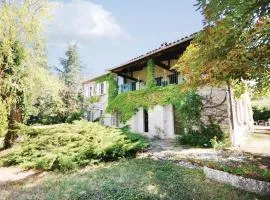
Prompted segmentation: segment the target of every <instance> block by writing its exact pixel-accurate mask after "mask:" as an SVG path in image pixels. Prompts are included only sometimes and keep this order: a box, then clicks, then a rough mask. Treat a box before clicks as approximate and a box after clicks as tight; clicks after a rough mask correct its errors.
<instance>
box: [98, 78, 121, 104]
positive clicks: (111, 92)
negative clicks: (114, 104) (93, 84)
mask: <svg viewBox="0 0 270 200" xmlns="http://www.w3.org/2000/svg"><path fill="white" fill-rule="evenodd" d="M96 81H97V83H101V82H104V81H107V82H108V84H109V89H108V102H111V101H112V100H113V99H114V98H115V97H116V96H117V95H118V83H117V75H116V74H113V73H110V74H106V75H105V76H102V77H100V78H99V79H97V80H96Z"/></svg>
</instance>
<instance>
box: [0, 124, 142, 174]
mask: <svg viewBox="0 0 270 200" xmlns="http://www.w3.org/2000/svg"><path fill="white" fill-rule="evenodd" d="M20 132H21V133H22V134H23V138H24V139H23V142H21V143H20V145H19V147H18V148H16V149H14V150H13V151H12V152H11V153H9V154H8V155H7V156H5V157H4V158H3V159H2V162H3V163H2V165H4V166H9V165H15V164H20V165H21V166H23V167H26V168H37V169H44V170H60V171H69V170H72V169H76V168H78V167H81V166H84V165H87V164H88V163H90V162H99V161H110V160H115V159H118V158H120V157H128V156H132V155H134V154H135V153H136V152H137V151H139V150H142V149H144V148H145V147H146V146H147V143H146V142H145V141H144V140H143V138H142V137H139V136H137V134H135V133H132V132H130V131H128V130H124V131H123V130H121V129H114V128H109V127H104V126H101V125H99V124H97V123H91V122H87V121H75V122H74V123H73V124H59V125H52V126H42V127H26V126H23V127H22V128H21V129H20Z"/></svg>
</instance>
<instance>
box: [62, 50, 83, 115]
mask: <svg viewBox="0 0 270 200" xmlns="http://www.w3.org/2000/svg"><path fill="white" fill-rule="evenodd" d="M65 55H66V57H65V58H61V65H62V70H60V71H61V72H60V74H61V78H62V79H63V81H64V84H65V86H66V88H65V91H64V102H65V103H66V106H67V108H68V111H70V112H74V111H75V110H76V109H78V106H79V101H80V100H79V94H80V92H81V82H80V75H81V64H80V60H79V55H78V50H77V45H70V46H69V47H68V50H67V51H66V53H65Z"/></svg>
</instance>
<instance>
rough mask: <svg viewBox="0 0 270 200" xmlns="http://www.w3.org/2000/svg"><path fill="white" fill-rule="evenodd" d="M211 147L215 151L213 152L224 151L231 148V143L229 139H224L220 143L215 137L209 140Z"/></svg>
mask: <svg viewBox="0 0 270 200" xmlns="http://www.w3.org/2000/svg"><path fill="white" fill-rule="evenodd" d="M210 143H211V146H212V147H213V148H214V149H215V150H223V149H226V148H228V147H231V141H230V138H225V139H223V140H222V141H218V140H217V137H216V136H215V137H214V138H212V139H211V140H210Z"/></svg>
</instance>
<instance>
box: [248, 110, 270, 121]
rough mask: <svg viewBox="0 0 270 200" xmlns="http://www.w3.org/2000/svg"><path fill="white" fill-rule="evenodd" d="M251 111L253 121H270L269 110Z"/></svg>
mask: <svg viewBox="0 0 270 200" xmlns="http://www.w3.org/2000/svg"><path fill="white" fill-rule="evenodd" d="M252 110H253V119H254V120H255V121H258V120H264V121H268V119H270V108H265V107H264V108H258V107H253V108H252Z"/></svg>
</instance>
